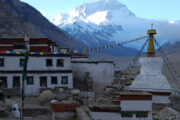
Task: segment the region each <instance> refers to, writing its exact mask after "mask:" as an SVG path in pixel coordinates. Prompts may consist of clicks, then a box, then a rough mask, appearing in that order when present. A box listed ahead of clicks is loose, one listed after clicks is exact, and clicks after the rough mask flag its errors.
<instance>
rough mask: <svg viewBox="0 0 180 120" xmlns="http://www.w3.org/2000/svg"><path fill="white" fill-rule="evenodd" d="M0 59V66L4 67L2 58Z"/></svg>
mask: <svg viewBox="0 0 180 120" xmlns="http://www.w3.org/2000/svg"><path fill="white" fill-rule="evenodd" d="M0 61H2V62H0V67H4V58H0Z"/></svg>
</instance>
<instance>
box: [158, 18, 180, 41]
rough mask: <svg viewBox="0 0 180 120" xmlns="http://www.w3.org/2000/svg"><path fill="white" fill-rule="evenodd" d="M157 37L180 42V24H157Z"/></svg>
mask: <svg viewBox="0 0 180 120" xmlns="http://www.w3.org/2000/svg"><path fill="white" fill-rule="evenodd" d="M156 26H157V27H156V29H157V33H158V34H157V37H158V38H159V40H166V41H170V42H173V43H174V42H176V41H180V32H179V31H180V24H179V23H176V22H173V23H172V22H169V21H167V22H157V23H156Z"/></svg>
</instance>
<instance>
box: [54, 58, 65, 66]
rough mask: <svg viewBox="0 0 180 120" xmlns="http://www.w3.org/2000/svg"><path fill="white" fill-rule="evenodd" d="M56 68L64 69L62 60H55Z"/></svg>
mask: <svg viewBox="0 0 180 120" xmlns="http://www.w3.org/2000/svg"><path fill="white" fill-rule="evenodd" d="M56 66H57V67H64V60H63V59H57V63H56Z"/></svg>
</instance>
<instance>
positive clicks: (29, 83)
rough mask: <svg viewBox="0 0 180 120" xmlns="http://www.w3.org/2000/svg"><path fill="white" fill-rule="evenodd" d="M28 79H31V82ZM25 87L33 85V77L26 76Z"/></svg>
mask: <svg viewBox="0 0 180 120" xmlns="http://www.w3.org/2000/svg"><path fill="white" fill-rule="evenodd" d="M29 78H32V79H31V81H30V79H29ZM26 84H27V85H34V77H33V76H27V82H26Z"/></svg>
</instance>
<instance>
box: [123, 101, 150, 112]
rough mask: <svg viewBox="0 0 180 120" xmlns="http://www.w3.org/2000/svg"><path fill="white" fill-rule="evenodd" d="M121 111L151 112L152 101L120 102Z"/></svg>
mask: <svg viewBox="0 0 180 120" xmlns="http://www.w3.org/2000/svg"><path fill="white" fill-rule="evenodd" d="M120 107H121V110H122V111H152V100H121V102H120Z"/></svg>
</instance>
